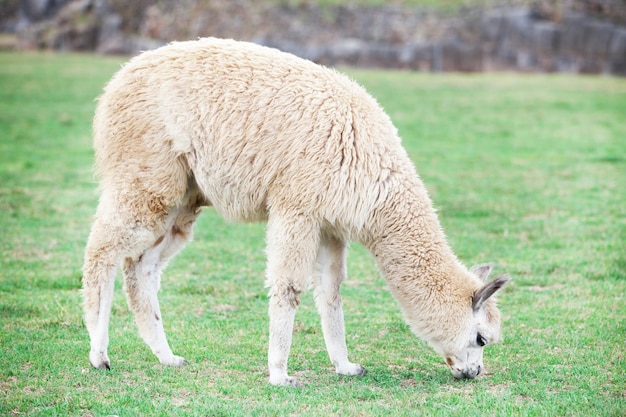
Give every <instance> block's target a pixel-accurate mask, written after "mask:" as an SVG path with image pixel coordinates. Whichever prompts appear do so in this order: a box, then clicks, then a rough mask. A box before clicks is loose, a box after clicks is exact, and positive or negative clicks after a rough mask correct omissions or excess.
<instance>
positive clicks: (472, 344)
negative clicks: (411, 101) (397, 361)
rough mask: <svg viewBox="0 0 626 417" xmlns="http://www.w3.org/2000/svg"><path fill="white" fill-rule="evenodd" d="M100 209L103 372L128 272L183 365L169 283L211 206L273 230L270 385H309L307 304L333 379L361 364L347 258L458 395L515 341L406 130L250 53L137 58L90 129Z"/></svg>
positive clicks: (286, 62)
mask: <svg viewBox="0 0 626 417" xmlns="http://www.w3.org/2000/svg"><path fill="white" fill-rule="evenodd" d="M93 134H94V138H93V141H94V149H95V166H96V172H97V174H98V176H99V179H100V190H101V196H100V200H99V204H98V208H97V212H96V216H95V218H94V221H93V225H92V229H91V233H90V235H89V239H88V242H87V247H86V250H85V261H84V267H83V297H84V308H85V323H86V327H87V330H88V332H89V336H90V354H89V359H90V362H91V364H92V365H93V366H94V367H96V368H99V369H110V361H109V357H108V354H107V347H108V327H109V317H110V312H111V304H112V299H113V288H114V281H115V275H116V273H117V269H118V267H121V268H122V271H123V274H124V289H125V291H126V293H127V298H128V303H129V306H130V309H131V310H132V312H133V313H134V315H135V321H136V323H137V326H138V328H139V333H140V335H141V337H142V339H143V340H144V341H145V342H146V344H147V345H148V346H149V347H150V348H151V350H152V352H153V353H154V354H155V355H156V356H157V358H158V359H159V360H160V362H161V363H163V364H165V365H170V366H181V365H184V364H186V363H187V362H186V361H185V359H184V358H182V357H180V356H176V355H174V354H173V353H172V350H171V349H170V347H169V345H168V342H167V339H166V336H165V332H164V327H163V319H162V315H161V311H160V308H159V303H158V299H157V292H158V290H159V287H160V279H161V271H162V270H163V269H164V268H165V266H166V264H167V263H168V260H170V259H171V258H172V257H173V256H174V255H175V254H176V253H177V252H178V251H179V250H180V249H181V248H182V247H183V246H184V245H185V244H186V243H187V242H188V241H189V240H190V239H191V238H192V228H193V224H194V221H195V220H196V218H197V217H198V215H199V214H200V211H201V209H202V207H203V206H212V207H213V208H214V209H215V210H216V211H217V213H219V214H220V215H221V216H223V217H224V218H225V219H226V220H228V221H233V222H252V221H267V238H266V244H267V249H266V252H267V269H266V286H267V287H268V288H269V347H268V367H269V382H270V383H271V384H273V385H297V384H298V382H297V381H296V380H295V379H294V378H292V377H291V376H289V374H288V372H287V360H288V355H289V350H290V347H291V342H292V331H293V324H294V317H295V313H296V309H297V307H298V304H299V300H300V296H301V294H302V293H303V292H304V291H305V289H306V288H307V287H308V286H311V287H312V288H313V291H314V297H315V303H316V306H317V309H318V311H319V314H320V317H321V323H322V330H323V335H324V341H325V344H326V347H327V351H328V355H329V357H330V360H331V362H332V364H333V365H334V367H335V370H336V372H337V373H339V374H344V375H362V374H364V373H365V369H364V368H363V367H362V366H361V365H359V364H355V363H352V362H350V361H349V360H348V352H347V348H346V341H345V328H344V319H343V310H342V302H341V297H340V291H339V290H340V286H341V283H342V281H344V279H345V277H346V251H347V245H348V242H350V241H357V242H360V243H362V244H363V245H364V246H365V247H366V248H367V249H368V250H369V251H370V252H371V253H372V254H373V255H374V257H375V260H376V263H377V266H378V268H379V269H380V270H381V272H382V274H383V276H384V278H385V279H386V281H387V283H388V286H389V288H390V290H391V292H392V294H393V296H394V297H395V299H396V300H397V301H398V303H399V305H400V307H401V310H402V312H403V315H404V317H405V319H406V321H407V323H408V324H409V325H410V327H411V329H412V331H413V332H414V333H415V334H416V335H417V336H419V337H421V338H423V339H425V340H426V341H427V342H428V343H429V344H430V345H431V346H432V347H433V348H434V349H435V350H436V351H437V352H438V353H439V354H441V356H442V357H443V358H444V360H445V361H446V363H447V364H448V366H449V367H450V369H451V371H452V373H453V375H454V376H455V377H457V378H474V377H476V376H477V375H478V374H479V373H480V372H481V370H482V367H483V362H482V356H483V348H484V346H485V345H487V344H490V343H495V342H496V341H498V340H499V339H500V312H499V310H498V308H497V306H496V302H495V300H494V297H492V295H493V294H494V293H495V292H496V291H498V290H499V289H500V288H501V287H502V286H503V285H504V284H505V283H506V282H507V280H508V277H507V276H502V277H499V278H496V279H495V280H492V281H491V282H486V279H487V276H488V275H489V272H490V271H491V267H490V266H488V265H481V266H478V267H475V268H473V269H471V270H468V269H467V268H466V267H464V266H463V265H462V264H461V263H460V262H459V261H458V260H457V258H456V256H455V255H454V253H453V252H452V250H451V249H450V247H449V246H448V244H447V242H446V238H445V236H444V233H443V231H442V229H441V227H440V225H439V221H438V218H437V215H436V213H435V210H434V209H433V207H432V203H431V201H430V198H429V196H428V194H427V191H426V189H425V187H424V184H423V183H422V181H421V179H420V178H419V176H418V175H417V173H416V171H415V168H414V166H413V164H412V162H411V161H410V159H409V157H408V155H407V153H406V152H405V150H404V148H403V147H402V146H401V143H400V139H399V137H398V134H397V131H396V129H395V127H394V126H393V124H392V122H391V121H390V119H389V117H388V116H387V115H386V113H385V112H384V111H383V110H382V108H381V107H380V105H379V104H378V103H377V102H376V100H375V99H373V98H372V97H371V96H370V95H369V94H368V93H367V92H366V91H365V90H364V89H363V88H362V87H360V86H359V85H357V84H356V83H355V82H353V81H352V80H350V79H349V78H348V77H346V76H345V75H342V74H340V73H338V72H336V71H334V70H332V69H328V68H325V67H322V66H319V65H316V64H314V63H312V62H310V61H306V60H303V59H300V58H297V57H295V56H293V55H290V54H287V53H283V52H280V51H278V50H275V49H271V48H266V47H262V46H258V45H254V44H251V43H246V42H237V41H233V40H222V39H215V38H204V39H199V40H196V41H187V42H174V43H171V44H169V45H166V46H164V47H162V48H159V49H156V50H154V51H150V52H144V53H142V54H140V55H138V56H137V57H134V58H132V59H131V60H130V61H129V62H128V63H127V64H126V65H125V66H123V68H122V69H121V70H120V71H119V72H118V73H117V74H116V75H115V76H114V77H113V78H112V79H111V81H110V82H109V83H108V84H107V86H106V87H105V90H104V93H103V94H102V96H101V97H100V98H99V102H98V106H97V110H96V114H95V117H94V124H93Z"/></svg>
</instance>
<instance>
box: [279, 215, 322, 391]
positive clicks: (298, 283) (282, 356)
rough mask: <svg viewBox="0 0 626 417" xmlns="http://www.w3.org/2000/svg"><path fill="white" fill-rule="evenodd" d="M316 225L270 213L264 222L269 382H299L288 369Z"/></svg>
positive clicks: (314, 245)
mask: <svg viewBox="0 0 626 417" xmlns="http://www.w3.org/2000/svg"><path fill="white" fill-rule="evenodd" d="M318 244H319V228H318V227H317V225H316V224H314V223H313V222H311V220H310V219H308V218H306V217H305V216H302V215H299V214H294V215H293V216H290V215H284V216H281V217H279V216H276V215H273V216H270V219H269V222H268V226H267V260H268V262H267V285H268V286H269V287H271V289H270V306H269V316H270V326H269V327H270V328H269V331H270V332H269V333H270V335H269V351H268V367H269V374H270V376H269V382H270V384H272V385H284V386H298V385H299V384H298V381H297V380H296V379H295V378H292V377H290V376H289V374H288V373H287V361H288V357H289V350H290V349H291V340H292V335H293V324H294V319H295V314H296V309H297V307H298V304H299V302H300V294H301V293H302V292H303V291H304V290H305V288H306V286H307V281H308V278H309V277H310V276H311V273H312V270H313V264H314V261H315V254H316V252H317V247H318Z"/></svg>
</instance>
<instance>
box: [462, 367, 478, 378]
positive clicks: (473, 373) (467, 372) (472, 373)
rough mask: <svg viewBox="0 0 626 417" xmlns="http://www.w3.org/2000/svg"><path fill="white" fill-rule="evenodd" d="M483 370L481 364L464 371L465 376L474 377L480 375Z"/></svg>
mask: <svg viewBox="0 0 626 417" xmlns="http://www.w3.org/2000/svg"><path fill="white" fill-rule="evenodd" d="M481 371H482V367H481V366H480V365H478V366H477V367H476V368H474V369H466V370H465V371H463V378H467V379H474V378H476V377H477V376H478V375H480V372H481Z"/></svg>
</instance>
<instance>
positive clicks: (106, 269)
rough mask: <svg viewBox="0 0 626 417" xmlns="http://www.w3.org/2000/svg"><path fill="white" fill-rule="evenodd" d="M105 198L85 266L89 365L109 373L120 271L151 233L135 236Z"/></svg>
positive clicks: (88, 249)
mask: <svg viewBox="0 0 626 417" xmlns="http://www.w3.org/2000/svg"><path fill="white" fill-rule="evenodd" d="M107 201H108V200H107V199H106V196H104V197H103V198H102V199H101V204H100V206H99V208H98V214H97V216H96V219H95V221H94V224H93V226H92V228H91V233H90V235H89V239H88V242H87V247H86V250H85V262H84V265H83V280H82V281H83V290H82V294H83V300H84V311H85V325H86V327H87V331H88V332H89V337H90V346H91V349H90V353H89V361H90V362H91V364H92V365H93V366H94V367H95V368H98V369H109V368H110V366H111V364H110V361H109V357H108V355H107V348H108V344H109V319H110V317H111V307H112V305H113V290H114V285H115V275H116V273H117V268H118V266H119V264H120V263H121V260H122V259H123V258H124V256H127V254H128V253H132V252H133V251H134V249H135V246H137V245H138V246H141V242H142V241H143V240H145V239H149V235H150V234H149V233H142V232H136V231H134V230H133V228H132V225H134V221H132V220H129V221H126V222H125V221H124V216H123V215H121V214H119V213H117V214H116V215H111V213H108V212H107V209H106V207H108V205H107V204H106V202H107Z"/></svg>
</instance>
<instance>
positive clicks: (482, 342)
mask: <svg viewBox="0 0 626 417" xmlns="http://www.w3.org/2000/svg"><path fill="white" fill-rule="evenodd" d="M476 344H477V345H478V346H485V345H486V344H487V339H485V338H484V337H483V336H482V335H481V334H480V333H478V334H477V335H476Z"/></svg>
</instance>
